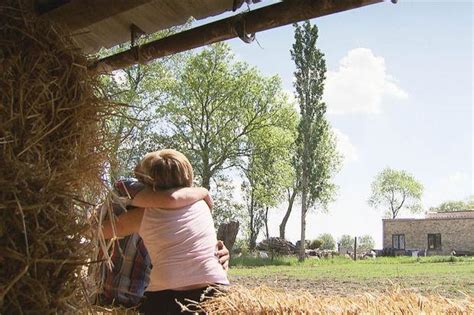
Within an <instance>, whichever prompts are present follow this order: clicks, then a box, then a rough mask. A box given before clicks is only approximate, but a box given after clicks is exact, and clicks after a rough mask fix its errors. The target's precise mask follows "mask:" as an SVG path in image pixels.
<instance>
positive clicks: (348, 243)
mask: <svg viewBox="0 0 474 315" xmlns="http://www.w3.org/2000/svg"><path fill="white" fill-rule="evenodd" d="M338 244H339V246H340V247H342V248H345V249H354V237H353V236H351V235H348V234H344V235H342V236H341V237H340V238H339V242H338Z"/></svg>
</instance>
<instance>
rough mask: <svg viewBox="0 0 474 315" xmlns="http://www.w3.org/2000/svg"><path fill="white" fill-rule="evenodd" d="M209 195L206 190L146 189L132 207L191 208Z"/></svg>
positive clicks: (136, 197) (193, 188) (187, 188)
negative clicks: (190, 206)
mask: <svg viewBox="0 0 474 315" xmlns="http://www.w3.org/2000/svg"><path fill="white" fill-rule="evenodd" d="M208 195H209V192H208V190H207V189H205V188H201V187H183V188H174V189H168V190H157V191H153V190H152V189H150V188H148V187H147V188H145V189H143V190H142V191H140V192H139V193H138V194H137V195H136V196H135V198H133V200H132V206H135V207H141V208H161V209H177V208H182V207H186V206H189V205H191V204H193V203H195V202H196V201H199V200H202V199H204V198H206V196H208Z"/></svg>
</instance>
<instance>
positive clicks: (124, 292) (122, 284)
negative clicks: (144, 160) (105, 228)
mask: <svg viewBox="0 0 474 315" xmlns="http://www.w3.org/2000/svg"><path fill="white" fill-rule="evenodd" d="M142 187H143V186H142V185H141V184H140V183H138V182H136V181H132V180H124V181H118V182H116V183H115V190H116V192H117V193H118V195H119V196H121V197H129V198H133V197H134V196H135V194H136V193H138V191H140V189H142ZM102 207H106V204H104V205H103V206H102ZM112 207H113V211H114V214H115V215H120V214H121V213H122V212H123V211H124V210H123V207H121V206H120V205H119V204H117V203H113V204H112ZM104 210H107V209H106V208H105V209H103V211H104ZM111 260H112V270H110V269H109V268H108V267H107V266H106V264H102V266H101V268H100V269H101V270H100V272H101V273H100V277H101V279H100V280H101V283H102V291H101V293H100V294H99V296H98V299H99V303H100V304H102V305H122V306H125V307H133V306H136V305H138V304H139V303H140V301H141V300H142V297H143V294H144V292H145V289H146V287H147V286H148V283H149V280H150V270H151V261H150V256H149V255H148V252H147V250H146V248H145V245H144V243H143V240H142V238H141V237H140V236H139V235H138V234H132V235H129V236H127V237H124V238H122V239H119V240H116V241H115V244H114V246H113V252H112V255H111Z"/></svg>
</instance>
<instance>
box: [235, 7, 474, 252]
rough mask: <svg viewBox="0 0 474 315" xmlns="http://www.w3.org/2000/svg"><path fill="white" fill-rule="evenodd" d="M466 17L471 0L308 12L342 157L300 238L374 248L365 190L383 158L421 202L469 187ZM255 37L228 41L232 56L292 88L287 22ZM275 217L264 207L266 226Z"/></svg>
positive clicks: (377, 228) (293, 231) (373, 220)
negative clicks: (342, 239) (333, 195)
mask: <svg viewBox="0 0 474 315" xmlns="http://www.w3.org/2000/svg"><path fill="white" fill-rule="evenodd" d="M472 20H473V3H472V2H471V1H463V2H455V1H442V2H434V1H403V0H401V1H399V3H398V4H396V5H394V4H391V3H390V2H386V3H381V4H376V5H372V6H368V7H364V8H360V9H356V10H352V11H348V12H342V13H338V14H335V15H330V16H327V17H323V18H318V19H314V20H313V21H312V22H313V23H316V24H317V25H318V27H319V41H318V46H319V48H320V49H321V50H322V51H323V53H324V54H325V56H326V62H327V68H328V74H327V76H328V78H327V81H326V90H325V100H326V102H327V105H328V112H329V113H328V119H329V121H330V122H331V124H332V126H333V128H334V130H335V133H336V135H337V136H338V146H339V149H340V151H341V152H342V153H343V154H344V155H345V162H344V165H343V167H342V169H341V171H340V173H339V174H338V175H337V177H336V178H335V181H336V183H337V184H338V185H339V192H338V196H337V201H336V202H334V203H333V204H331V205H330V207H329V212H328V213H327V214H322V213H318V212H316V213H312V214H311V215H309V217H308V227H307V237H309V238H314V237H316V236H317V235H318V234H320V233H325V232H329V233H331V234H333V235H334V236H335V237H339V236H340V235H342V234H352V235H363V234H370V235H372V236H373V237H374V239H375V240H376V243H377V246H378V247H380V246H381V239H382V223H381V218H382V215H381V213H380V212H378V211H376V210H374V209H371V208H370V207H369V206H368V205H367V199H368V197H369V194H370V184H371V181H372V179H373V178H374V176H375V175H376V174H377V173H378V172H380V171H381V170H382V169H383V168H384V167H386V166H390V167H392V168H396V169H404V170H407V171H409V172H410V173H412V174H413V175H414V176H415V177H416V178H417V179H418V180H419V181H420V182H422V183H423V185H424V187H425V192H424V196H423V204H424V207H425V209H428V208H429V207H431V206H435V205H437V204H439V203H440V202H442V201H445V200H451V199H464V198H465V197H467V196H468V195H470V194H473V193H474V192H473V117H474V116H473V105H472V104H473V102H472V101H473V70H472V63H473V54H472V51H473V37H472V35H473V34H472V32H473V27H472ZM257 40H258V43H259V44H260V46H261V47H260V46H259V45H258V44H257V43H256V42H254V43H252V44H250V45H248V44H245V43H243V42H241V41H240V40H237V39H235V40H231V41H229V44H230V45H231V47H232V49H233V51H234V52H235V54H236V56H237V58H239V59H241V60H245V61H246V62H248V63H249V64H251V65H254V66H255V67H257V68H258V69H259V70H260V71H261V72H262V73H264V74H266V75H274V74H277V75H279V76H280V77H281V79H282V82H283V87H284V89H285V90H286V91H288V93H290V94H291V93H293V86H292V80H293V71H294V65H293V62H292V61H291V58H290V53H289V50H290V48H291V45H292V43H293V28H292V27H291V26H286V27H281V28H277V29H274V30H270V31H266V32H262V33H258V34H257ZM297 207H298V206H297ZM282 208H284V205H282ZM282 216H283V211H282V210H275V211H274V212H273V214H272V216H271V220H270V221H271V231H270V232H271V234H272V235H275V236H276V235H277V234H278V233H277V231H278V224H279V222H280V220H281V217H282ZM299 216H300V212H299V208H295V210H294V213H293V214H292V218H291V219H290V222H289V225H288V232H287V234H288V237H289V239H290V240H293V241H295V240H297V239H298V238H299V234H300V229H299ZM406 216H407V215H406Z"/></svg>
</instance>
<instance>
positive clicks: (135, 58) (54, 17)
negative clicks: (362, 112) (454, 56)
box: [25, 0, 395, 72]
mask: <svg viewBox="0 0 474 315" xmlns="http://www.w3.org/2000/svg"><path fill="white" fill-rule="evenodd" d="M25 1H33V4H34V6H35V10H36V12H37V13H38V15H40V16H41V17H44V18H46V19H49V20H51V21H52V22H54V23H59V24H60V25H61V26H63V27H64V28H65V29H67V30H68V32H69V33H70V34H71V35H72V37H73V39H74V40H75V41H76V43H77V45H78V46H79V48H80V49H82V51H83V52H85V53H88V54H94V53H96V52H98V51H99V50H100V49H101V48H102V47H104V48H110V47H113V46H115V45H118V44H123V43H127V42H130V41H131V40H132V39H133V38H135V39H136V38H137V36H139V35H141V34H153V33H155V32H158V31H161V30H165V29H169V28H170V27H173V26H180V25H183V24H185V23H187V21H189V19H190V18H194V19H197V20H199V19H205V18H208V17H211V16H220V15H221V14H223V13H225V12H229V11H236V10H237V9H239V8H240V7H242V5H244V4H248V7H249V9H250V10H246V11H245V12H241V13H240V14H237V13H236V14H233V15H232V16H230V17H227V18H224V19H221V20H218V21H215V22H211V23H207V24H204V25H201V26H199V27H196V28H193V29H189V30H185V31H182V32H179V33H176V34H172V35H170V36H167V37H164V38H161V39H157V40H155V41H152V42H149V43H146V44H141V45H140V46H139V47H130V49H129V50H127V51H123V52H120V53H117V54H115V55H112V56H109V57H104V58H102V59H100V60H98V61H97V62H96V63H95V64H93V65H91V66H90V67H89V69H90V70H94V71H105V72H110V71H113V70H116V69H121V68H126V67H128V66H131V65H133V64H137V63H146V62H149V61H151V60H154V59H156V58H161V57H164V56H167V55H171V54H175V53H178V52H181V51H185V50H189V49H193V48H197V47H201V46H204V45H208V44H211V43H215V42H218V41H223V40H228V39H231V38H235V37H240V38H241V39H242V40H243V41H245V42H250V41H251V38H253V35H254V34H255V33H257V32H260V31H264V30H267V29H271V28H274V27H279V26H283V25H287V24H291V23H295V22H299V21H302V20H305V19H312V18H315V17H320V16H324V15H328V14H333V13H337V12H342V11H345V10H350V9H354V8H359V7H362V6H366V5H370V4H375V3H378V2H383V1H384V0H286V1H274V0H266V1H262V0H25ZM392 1H395V0H392ZM257 2H263V4H264V6H262V7H261V8H257V9H255V5H254V4H255V3H257ZM267 4H268V5H267ZM245 7H246V6H245Z"/></svg>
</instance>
